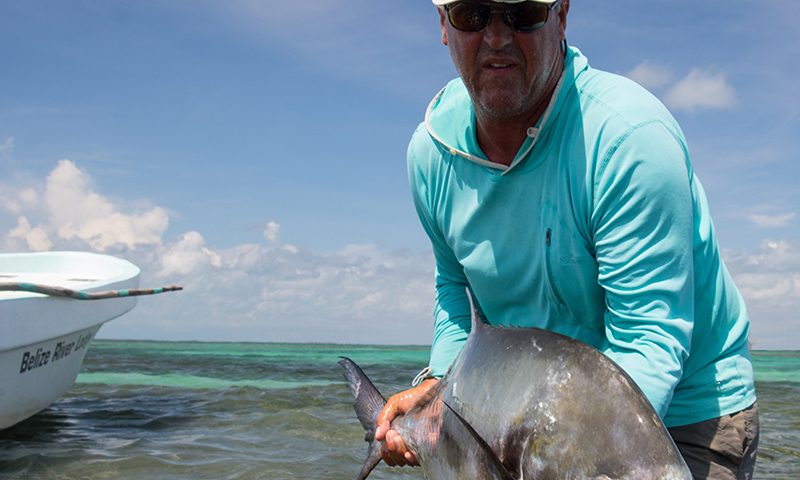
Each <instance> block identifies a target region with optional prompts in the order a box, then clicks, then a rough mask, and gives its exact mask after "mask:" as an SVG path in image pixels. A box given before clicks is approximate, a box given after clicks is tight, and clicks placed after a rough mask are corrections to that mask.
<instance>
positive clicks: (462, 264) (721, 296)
mask: <svg viewBox="0 0 800 480" xmlns="http://www.w3.org/2000/svg"><path fill="white" fill-rule="evenodd" d="M475 131H476V129H475V114H474V110H473V108H472V104H471V101H470V98H469V95H468V93H467V91H466V89H465V87H464V85H463V83H462V82H461V81H460V80H458V79H456V80H453V81H452V82H450V83H449V84H448V85H447V86H446V87H445V88H444V89H443V90H442V91H441V92H439V94H438V95H437V96H436V97H435V98H434V99H433V101H432V102H431V104H430V106H429V107H428V111H427V113H426V118H425V122H424V123H423V124H422V125H420V127H419V128H418V129H417V131H416V132H415V133H414V135H413V138H412V140H411V144H410V146H409V151H408V171H409V180H410V184H411V189H412V194H413V198H414V203H415V206H416V208H417V212H418V215H419V218H420V220H421V222H422V225H423V228H424V229H425V231H426V233H427V234H428V236H429V237H430V240H431V243H432V246H433V252H434V256H435V259H436V302H435V311H434V339H433V345H432V351H431V359H430V367H431V368H432V370H433V373H434V375H443V374H444V373H445V372H446V370H447V368H448V367H449V365H450V364H451V363H452V362H453V360H454V359H455V357H456V355H457V354H458V352H459V351H460V349H461V347H462V345H463V343H464V342H465V340H466V338H467V335H468V333H469V328H470V322H469V305H468V300H467V298H466V294H465V290H464V289H465V287H467V286H469V287H470V288H471V290H472V291H473V292H474V294H475V297H476V299H477V301H478V302H479V303H480V305H481V307H482V309H483V311H484V312H485V314H486V316H487V318H488V320H489V322H491V323H492V324H499V325H513V326H529V327H538V328H545V329H549V330H553V331H556V332H559V333H562V334H565V335H568V336H570V337H573V338H576V339H578V340H581V341H583V342H585V343H588V344H589V345H592V346H594V347H596V348H598V349H599V350H601V351H602V352H603V353H605V354H606V355H607V356H608V357H610V358H611V359H612V360H614V361H615V362H616V363H617V364H619V365H620V366H621V367H622V368H623V369H624V370H625V371H626V372H628V374H629V375H631V377H632V378H633V379H634V381H636V383H637V384H638V385H639V387H640V388H641V389H642V390H643V391H644V393H645V395H646V396H647V398H648V399H649V400H650V402H651V403H652V404H653V406H654V407H655V409H656V411H657V412H658V413H659V414H660V415H661V416H662V418H663V419H664V421H665V423H666V424H667V426H677V425H686V424H690V423H694V422H699V421H703V420H707V419H710V418H714V417H718V416H720V415H723V414H727V413H732V412H735V411H738V410H741V409H743V408H746V407H748V406H749V405H751V404H752V403H753V402H754V401H755V398H756V397H755V388H754V385H753V372H752V365H751V360H750V356H749V352H748V346H747V337H748V330H749V320H748V318H747V312H746V309H745V306H744V302H743V300H742V297H741V295H740V293H739V291H738V290H737V289H736V286H735V285H734V283H733V281H732V279H731V277H730V275H729V274H728V272H727V270H726V269H725V266H724V264H723V262H722V259H721V256H720V252H719V247H718V245H717V241H716V239H715V236H714V230H713V227H712V224H711V217H710V214H709V209H708V204H707V201H706V197H705V194H704V192H703V189H702V186H701V184H700V182H699V180H698V179H697V177H696V176H695V175H694V172H693V171H692V167H691V163H690V160H689V153H688V149H687V147H686V142H685V140H684V137H683V134H682V132H681V131H680V128H679V127H678V125H677V123H676V122H675V120H674V119H673V118H672V116H671V115H670V114H669V112H668V111H667V110H666V109H665V108H664V107H663V105H662V104H661V103H660V102H659V101H658V100H657V99H655V97H653V96H652V95H651V94H649V93H648V92H647V91H645V90H644V89H642V88H641V87H639V86H638V85H636V84H635V83H634V82H631V81H630V80H627V79H625V78H623V77H619V76H616V75H612V74H609V73H606V72H602V71H599V70H595V69H592V68H591V67H589V65H588V62H587V60H586V58H585V57H584V56H583V55H582V54H581V53H580V51H579V50H577V49H575V48H570V49H568V51H567V55H566V58H565V69H564V73H563V75H562V78H561V80H560V82H559V85H558V87H557V89H556V92H555V93H554V96H553V98H552V99H551V102H550V105H549V106H548V109H547V111H546V112H545V113H544V115H543V116H542V118H541V119H540V121H539V122H538V123H537V125H534V126H532V127H531V128H530V129H529V131H528V138H527V139H526V141H525V142H524V144H523V145H522V147H521V148H520V151H519V153H518V154H517V156H516V158H515V159H514V161H513V162H512V163H511V165H510V166H509V167H506V166H504V165H498V164H493V163H491V162H490V161H489V160H487V159H486V157H485V155H484V154H483V153H482V152H481V150H480V147H479V146H478V143H477V139H476V135H475ZM498 374H502V372H498ZM535 374H536V372H531V375H535Z"/></svg>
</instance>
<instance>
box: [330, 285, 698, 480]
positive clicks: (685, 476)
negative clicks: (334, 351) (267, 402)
mask: <svg viewBox="0 0 800 480" xmlns="http://www.w3.org/2000/svg"><path fill="white" fill-rule="evenodd" d="M470 302H471V304H472V330H471V333H470V335H469V338H468V339H467V342H466V343H465V345H464V347H463V349H462V350H461V353H460V354H459V356H458V358H457V359H456V361H455V362H454V363H453V365H452V366H451V367H450V369H449V370H448V372H447V374H446V375H445V376H444V377H442V379H441V380H440V381H439V382H438V383H437V384H436V386H435V387H433V388H432V389H431V390H430V391H429V392H428V394H427V395H426V397H425V398H424V399H422V400H421V401H420V402H419V403H418V404H417V405H416V406H415V407H414V408H413V409H412V410H411V411H409V412H408V413H406V414H405V415H403V416H400V417H397V418H395V419H394V421H393V422H392V428H393V429H395V430H396V431H398V432H399V433H400V435H401V436H402V437H403V440H404V441H405V443H406V445H407V446H408V447H409V448H410V449H411V450H412V451H413V452H414V453H415V454H416V456H417V459H418V461H419V463H420V467H421V469H422V472H423V474H424V476H425V478H427V479H429V480H446V479H460V480H466V479H469V480H524V479H537V480H543V479H567V478H568V479H595V480H601V479H630V480H643V479H647V480H656V479H663V480H667V479H680V480H691V478H692V476H691V474H690V472H689V469H688V467H687V466H686V463H685V462H684V460H683V457H682V456H681V454H680V452H679V451H678V449H677V447H676V446H675V444H674V442H673V441H672V438H671V437H670V435H669V433H668V432H667V430H666V428H665V427H664V424H663V423H662V422H661V419H660V418H659V416H658V414H656V412H655V410H654V409H653V407H652V406H651V405H650V402H649V401H648V400H647V398H645V396H644V394H643V393H642V391H641V390H640V389H639V387H637V385H636V384H635V383H634V382H633V380H632V379H631V378H630V377H629V376H628V375H627V374H626V373H625V372H624V371H623V370H622V369H621V368H620V367H618V366H617V365H616V364H615V363H614V362H613V361H612V360H610V359H609V358H608V357H606V356H605V355H603V354H602V353H601V352H600V351H598V350H596V349H594V348H592V347H590V346H588V345H586V344H584V343H582V342H579V341H577V340H574V339H572V338H569V337H566V336H563V335H560V334H557V333H554V332H549V331H546V330H540V329H536V328H513V327H495V326H491V325H489V324H488V322H487V321H486V319H485V318H484V317H483V314H482V312H481V311H480V309H479V307H478V306H477V305H476V303H475V302H474V300H473V299H472V297H471V296H470ZM339 364H340V365H342V366H343V367H344V369H345V378H346V379H347V382H348V386H349V388H350V391H351V392H352V393H353V395H354V397H355V403H354V405H353V406H354V408H355V411H356V415H357V417H358V419H359V421H360V422H361V425H362V426H363V427H364V430H365V431H366V435H365V440H366V441H367V443H368V444H369V446H368V449H367V459H366V461H365V462H364V464H363V466H362V468H361V471H360V472H359V473H358V475H357V476H356V477H355V478H356V480H364V479H365V478H367V476H368V475H369V474H370V472H371V471H372V470H373V469H374V468H375V467H376V466H377V465H378V463H379V462H380V461H381V452H380V450H381V445H380V442H377V441H375V421H376V419H377V416H378V413H379V412H380V411H381V409H382V408H383V406H384V405H385V404H386V400H385V399H384V398H383V396H382V395H381V394H380V392H379V391H378V389H377V388H376V387H375V385H373V383H372V382H371V381H370V379H369V378H368V377H367V376H366V375H365V374H364V372H363V371H362V370H361V368H359V366H358V365H356V364H355V363H354V362H353V361H352V360H350V359H348V358H343V359H342V360H341V361H340V362H339Z"/></svg>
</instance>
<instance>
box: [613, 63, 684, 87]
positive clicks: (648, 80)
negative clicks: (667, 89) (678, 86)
mask: <svg viewBox="0 0 800 480" xmlns="http://www.w3.org/2000/svg"><path fill="white" fill-rule="evenodd" d="M625 76H626V77H628V78H630V79H631V80H633V81H634V82H636V83H638V84H639V85H641V86H643V87H644V88H647V89H651V90H652V89H658V88H661V87H663V86H665V85H667V84H668V83H669V82H671V81H672V78H673V75H672V72H671V71H670V70H669V69H668V68H667V67H664V66H661V65H656V64H653V63H650V62H649V61H644V62H642V63H640V64H639V65H636V66H635V67H633V70H631V71H629V72H628V73H626V74H625Z"/></svg>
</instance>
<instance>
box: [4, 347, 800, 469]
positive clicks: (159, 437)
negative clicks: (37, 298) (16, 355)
mask: <svg viewBox="0 0 800 480" xmlns="http://www.w3.org/2000/svg"><path fill="white" fill-rule="evenodd" d="M342 355H344V356H349V357H351V358H353V359H354V360H355V361H356V362H358V363H359V364H360V365H361V366H362V367H363V368H364V370H365V371H366V372H367V374H368V375H369V376H370V377H371V378H372V379H373V381H374V382H375V384H376V385H377V386H378V388H380V389H381V390H382V391H383V392H384V395H385V396H388V395H389V394H391V393H392V392H395V391H397V390H400V389H402V388H405V386H406V385H408V382H409V380H410V379H411V378H413V376H414V374H415V373H416V372H417V371H418V370H419V369H420V368H421V367H422V366H424V365H425V364H426V361H427V357H428V349H427V348H425V347H384V346H348V345H318V344H256V343H193V342H178V343H173V342H133V341H94V342H93V343H92V344H91V346H90V349H89V352H88V353H87V356H86V360H85V362H84V368H83V370H82V373H81V374H80V375H79V377H78V381H77V383H76V384H75V386H74V387H73V388H72V389H71V390H70V391H69V392H68V393H67V394H66V395H65V396H64V397H63V398H62V399H61V400H59V401H58V402H56V403H55V404H53V405H52V406H51V407H50V408H48V409H47V410H45V411H44V412H42V413H40V414H38V415H36V416H34V417H33V418H31V419H29V420H27V421H25V422H23V423H21V424H18V425H16V426H15V427H13V428H11V429H7V430H4V431H2V432H0V479H48V480H61V479H64V480H66V479H70V480H72V479H75V480H95V479H98V480H99V479H147V480H159V479H165V480H170V479H214V480H219V479H231V480H233V479H243V480H244V479H270V480H278V479H310V478H314V479H337V480H338V479H348V478H353V477H354V476H355V474H356V473H357V472H358V470H359V468H360V465H361V462H362V460H363V455H364V453H365V447H366V444H365V443H364V441H363V430H362V429H361V426H360V425H359V424H358V421H357V420H356V418H355V415H354V413H353V410H352V407H351V403H352V398H351V396H350V393H349V391H348V389H347V387H346V386H345V384H344V381H343V379H342V375H341V368H340V367H339V366H338V365H337V364H336V362H337V361H338V358H339V356H342ZM754 357H755V366H756V377H757V381H758V385H757V388H758V394H759V408H760V411H761V427H762V429H761V432H762V434H761V447H760V450H759V461H758V466H757V470H756V478H759V479H797V478H800V401H799V400H800V352H764V351H760V352H755V353H754ZM370 478H374V479H376V480H377V479H420V478H422V476H421V474H420V473H419V471H418V470H416V469H411V468H402V469H392V468H389V467H386V466H380V467H378V468H377V469H376V470H375V471H374V472H373V473H372V475H371V476H370Z"/></svg>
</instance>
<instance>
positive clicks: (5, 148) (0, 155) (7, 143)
mask: <svg viewBox="0 0 800 480" xmlns="http://www.w3.org/2000/svg"><path fill="white" fill-rule="evenodd" d="M13 156H14V137H6V139H5V140H3V143H0V159H9V158H12V157H13Z"/></svg>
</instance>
